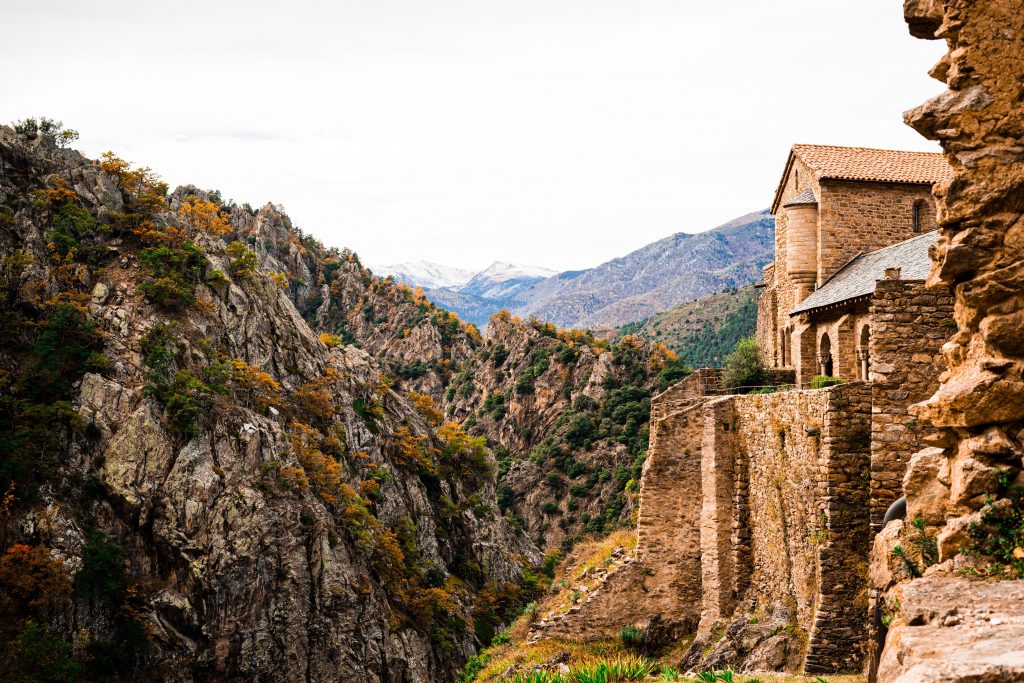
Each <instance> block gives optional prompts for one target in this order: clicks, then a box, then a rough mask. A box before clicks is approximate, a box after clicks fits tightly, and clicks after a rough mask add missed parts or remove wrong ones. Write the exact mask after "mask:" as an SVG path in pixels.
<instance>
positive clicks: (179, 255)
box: [139, 242, 206, 308]
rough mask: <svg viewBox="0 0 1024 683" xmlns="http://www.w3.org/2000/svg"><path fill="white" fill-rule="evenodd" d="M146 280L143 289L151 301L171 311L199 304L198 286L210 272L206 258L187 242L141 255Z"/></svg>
mask: <svg viewBox="0 0 1024 683" xmlns="http://www.w3.org/2000/svg"><path fill="white" fill-rule="evenodd" d="M139 261H140V262H141V264H142V276H143V278H144V280H143V281H142V283H141V284H140V285H139V291H141V292H142V293H143V294H144V295H145V296H146V298H147V299H149V300H150V301H152V302H153V303H155V304H159V305H161V306H165V307H168V308H176V307H188V306H191V305H192V304H193V303H195V294H196V284H197V283H199V282H200V281H201V280H202V278H203V272H204V271H205V270H206V254H205V253H204V252H203V250H202V249H200V248H199V247H197V246H196V245H194V244H192V243H191V242H184V243H183V244H180V245H173V244H164V245H160V246H156V247H149V248H146V249H143V250H142V252H141V253H140V254H139Z"/></svg>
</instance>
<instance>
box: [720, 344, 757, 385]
mask: <svg viewBox="0 0 1024 683" xmlns="http://www.w3.org/2000/svg"><path fill="white" fill-rule="evenodd" d="M767 381H768V371H767V369H766V368H765V366H764V363H763V361H762V360H761V349H760V347H758V345H757V340H756V339H754V338H753V337H747V338H746V339H743V340H741V341H740V343H738V344H737V345H736V349H735V350H734V351H733V352H732V353H730V354H729V355H728V356H726V358H725V371H724V372H723V373H722V384H723V386H725V387H726V388H728V389H735V388H738V387H759V386H762V385H764V384H765V383H766V382H767Z"/></svg>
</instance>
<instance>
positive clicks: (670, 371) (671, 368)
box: [655, 358, 693, 391]
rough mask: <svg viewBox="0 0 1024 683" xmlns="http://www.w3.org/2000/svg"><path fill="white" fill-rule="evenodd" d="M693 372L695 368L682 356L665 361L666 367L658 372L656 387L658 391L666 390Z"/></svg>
mask: <svg viewBox="0 0 1024 683" xmlns="http://www.w3.org/2000/svg"><path fill="white" fill-rule="evenodd" d="M691 374H693V368H691V367H690V366H689V365H687V364H686V363H685V362H683V360H682V359H681V358H677V359H675V360H671V361H669V362H667V363H665V367H664V368H662V370H661V372H659V373H658V379H657V381H656V382H655V388H656V389H657V390H658V391H665V390H666V389H668V388H669V387H670V386H672V385H673V384H675V383H676V382H678V381H679V380H681V379H684V378H686V377H687V376H688V375H691Z"/></svg>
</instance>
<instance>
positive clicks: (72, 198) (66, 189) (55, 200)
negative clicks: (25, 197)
mask: <svg viewBox="0 0 1024 683" xmlns="http://www.w3.org/2000/svg"><path fill="white" fill-rule="evenodd" d="M46 180H47V182H48V183H50V185H51V186H52V187H50V188H47V189H45V190H41V191H40V194H41V195H42V197H43V199H44V200H45V201H46V202H47V203H48V204H49V205H50V206H57V205H59V204H69V203H74V202H77V201H78V195H77V194H75V191H74V190H73V189H71V185H70V184H69V183H68V181H66V180H64V178H61V177H60V176H59V175H56V174H54V175H50V176H49V177H48V178H47V179H46Z"/></svg>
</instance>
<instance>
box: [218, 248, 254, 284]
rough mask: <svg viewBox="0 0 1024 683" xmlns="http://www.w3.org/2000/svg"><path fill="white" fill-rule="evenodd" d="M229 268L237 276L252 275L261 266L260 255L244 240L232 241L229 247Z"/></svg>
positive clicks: (245, 276) (246, 276)
mask: <svg viewBox="0 0 1024 683" xmlns="http://www.w3.org/2000/svg"><path fill="white" fill-rule="evenodd" d="M226 251H227V255H228V260H229V265H228V270H230V271H231V275H232V276H234V277H237V278H248V277H252V276H253V274H254V273H255V272H256V269H257V268H258V267H259V263H260V260H259V257H257V256H256V253H255V252H253V251H252V250H251V249H249V247H247V246H245V244H243V243H242V242H232V243H231V244H229V245H228V247H227V250H226Z"/></svg>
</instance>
